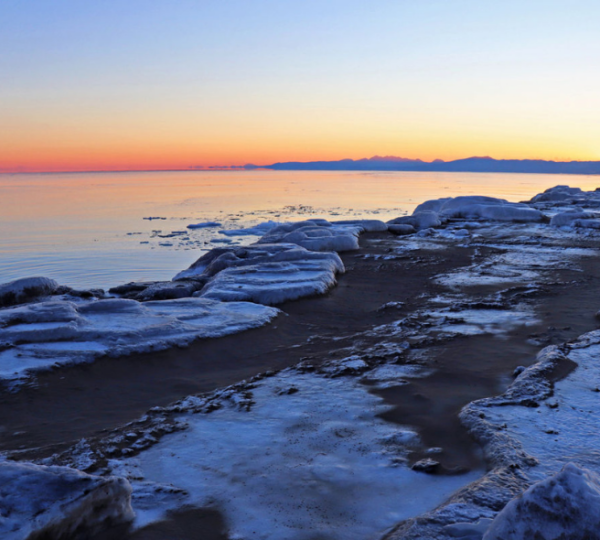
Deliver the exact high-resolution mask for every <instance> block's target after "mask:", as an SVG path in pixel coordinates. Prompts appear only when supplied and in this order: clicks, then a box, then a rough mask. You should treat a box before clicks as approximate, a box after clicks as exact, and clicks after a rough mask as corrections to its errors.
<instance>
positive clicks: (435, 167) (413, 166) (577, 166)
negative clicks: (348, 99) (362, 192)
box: [244, 156, 600, 174]
mask: <svg viewBox="0 0 600 540" xmlns="http://www.w3.org/2000/svg"><path fill="white" fill-rule="evenodd" d="M244 168H245V169H273V170H278V171H427V172H482V173H483V172H496V173H538V174H600V161H544V160H541V159H493V158H491V157H470V158H466V159H457V160H455V161H442V160H441V159H436V160H435V161H432V162H426V161H422V160H420V159H407V158H401V157H395V156H384V157H381V156H374V157H372V158H365V159H357V160H354V159H341V160H339V161H308V162H300V161H289V162H286V163H273V164H272V165H251V164H249V165H245V166H244Z"/></svg>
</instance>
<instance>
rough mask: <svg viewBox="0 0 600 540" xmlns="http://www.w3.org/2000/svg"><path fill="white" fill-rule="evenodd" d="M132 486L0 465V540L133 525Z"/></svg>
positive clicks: (80, 533) (60, 471)
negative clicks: (124, 524) (117, 525)
mask: <svg viewBox="0 0 600 540" xmlns="http://www.w3.org/2000/svg"><path fill="white" fill-rule="evenodd" d="M133 517H134V514H133V510H132V508H131V486H130V484H129V482H127V481H126V480H125V479H123V478H117V477H108V478H102V477H99V476H90V475H88V474H84V473H82V472H79V471H76V470H74V469H69V468H67V467H44V466H40V465H32V464H30V463H14V462H9V461H5V462H0V537H1V538H2V539H3V540H29V539H31V540H33V539H34V538H74V537H75V536H76V534H77V538H83V537H84V536H86V537H91V536H92V535H93V534H94V533H97V532H99V531H100V530H102V529H103V528H105V527H107V526H109V525H114V524H119V523H126V522H129V521H131V520H133Z"/></svg>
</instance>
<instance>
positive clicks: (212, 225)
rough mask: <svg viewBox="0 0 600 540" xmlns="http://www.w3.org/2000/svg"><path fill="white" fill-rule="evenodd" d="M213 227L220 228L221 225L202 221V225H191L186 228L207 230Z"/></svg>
mask: <svg viewBox="0 0 600 540" xmlns="http://www.w3.org/2000/svg"><path fill="white" fill-rule="evenodd" d="M213 227H221V223H218V222H216V221H204V222H202V223H192V224H190V225H188V226H187V228H188V229H209V228H213Z"/></svg>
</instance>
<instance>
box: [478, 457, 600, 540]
mask: <svg viewBox="0 0 600 540" xmlns="http://www.w3.org/2000/svg"><path fill="white" fill-rule="evenodd" d="M598 536H600V476H598V474H596V473H595V472H593V471H590V470H588V469H584V468H579V467H577V466H576V465H574V464H573V463H567V464H566V465H565V466H564V467H563V468H562V470H561V471H560V472H558V473H556V474H555V475H553V476H551V477H550V478H547V479H545V480H542V481H540V482H537V483H536V484H534V485H533V486H531V487H530V488H529V489H528V490H527V491H525V493H523V495H521V496H520V497H517V498H516V499H514V500H512V501H511V502H509V503H508V504H507V505H506V506H505V507H504V509H503V510H502V512H500V513H499V514H498V516H497V517H496V519H494V521H493V522H492V524H491V526H490V528H489V529H488V531H487V532H486V533H485V535H484V537H483V540H506V539H508V538H510V539H511V540H530V539H533V538H535V539H536V540H563V539H567V538H568V539H569V540H589V539H592V538H598Z"/></svg>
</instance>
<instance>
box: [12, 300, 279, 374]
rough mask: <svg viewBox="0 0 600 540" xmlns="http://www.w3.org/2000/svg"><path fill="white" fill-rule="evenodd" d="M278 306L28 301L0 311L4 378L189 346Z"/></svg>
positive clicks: (267, 315) (264, 317)
mask: <svg viewBox="0 0 600 540" xmlns="http://www.w3.org/2000/svg"><path fill="white" fill-rule="evenodd" d="M277 314H278V310H276V309H274V308H268V307H265V306H261V305H257V304H251V303H247V302H231V303H223V302H215V301H214V300H209V299H205V298H182V299H178V300H162V301H152V302H146V303H144V304H141V303H139V302H136V301H134V300H127V299H123V298H115V299H109V300H98V301H92V302H78V303H74V302H68V301H65V300H60V301H58V300H57V301H51V302H40V303H35V304H26V305H23V306H17V307H13V308H7V309H4V310H1V311H0V328H2V340H3V342H4V343H5V344H6V345H7V346H8V347H7V348H5V349H3V350H0V377H1V378H6V379H17V378H19V377H23V376H25V375H26V374H27V373H29V372H31V371H36V370H44V369H48V368H49V367H51V366H55V365H64V364H73V363H80V362H86V361H91V360H93V359H94V358H96V357H98V356H103V355H110V356H115V357H116V356H122V355H127V354H131V353H134V352H148V351H157V350H163V349H166V348H169V347H173V346H185V345H188V344H189V343H190V342H192V341H193V340H195V339H198V338H210V337H221V336H225V335H229V334H233V333H236V332H241V331H243V330H247V329H250V328H257V327H259V326H263V325H264V324H267V323H268V322H269V321H270V320H271V319H273V318H274V317H276V316H277Z"/></svg>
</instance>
